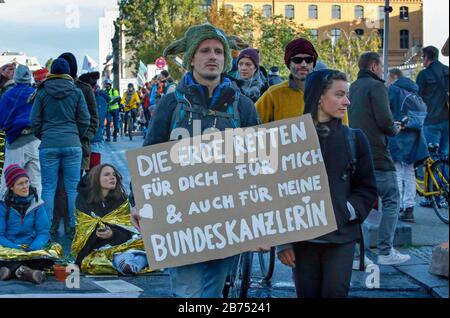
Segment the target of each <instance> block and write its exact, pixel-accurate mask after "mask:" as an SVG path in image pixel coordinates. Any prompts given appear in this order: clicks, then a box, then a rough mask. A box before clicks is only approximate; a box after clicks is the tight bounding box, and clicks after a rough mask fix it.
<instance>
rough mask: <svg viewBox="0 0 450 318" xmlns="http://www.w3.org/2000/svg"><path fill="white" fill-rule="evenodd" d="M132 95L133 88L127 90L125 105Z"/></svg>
mask: <svg viewBox="0 0 450 318" xmlns="http://www.w3.org/2000/svg"><path fill="white" fill-rule="evenodd" d="M133 95H134V89H133V90H132V91H131V92H130V91H129V90H127V98H126V100H125V105H128V104H129V103H130V100H131V97H133Z"/></svg>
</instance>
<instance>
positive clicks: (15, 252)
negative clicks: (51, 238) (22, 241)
mask: <svg viewBox="0 0 450 318" xmlns="http://www.w3.org/2000/svg"><path fill="white" fill-rule="evenodd" d="M62 254H63V249H62V246H61V245H59V244H58V243H54V242H53V243H51V244H49V246H47V247H45V248H44V249H42V250H36V251H31V252H27V251H24V250H19V249H16V248H9V247H3V246H0V260H1V261H28V260H32V259H51V260H57V259H59V258H61V257H62Z"/></svg>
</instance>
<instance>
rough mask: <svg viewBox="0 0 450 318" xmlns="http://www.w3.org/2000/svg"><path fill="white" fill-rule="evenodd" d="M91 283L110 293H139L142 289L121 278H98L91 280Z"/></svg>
mask: <svg viewBox="0 0 450 318" xmlns="http://www.w3.org/2000/svg"><path fill="white" fill-rule="evenodd" d="M93 283H94V284H96V285H98V286H100V287H102V288H104V289H106V290H107V291H109V292H110V293H139V292H143V291H144V290H143V289H141V288H139V287H137V286H136V285H133V284H131V283H128V282H126V281H123V280H121V279H116V280H100V281H93Z"/></svg>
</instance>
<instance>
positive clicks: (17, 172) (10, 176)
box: [3, 164, 30, 189]
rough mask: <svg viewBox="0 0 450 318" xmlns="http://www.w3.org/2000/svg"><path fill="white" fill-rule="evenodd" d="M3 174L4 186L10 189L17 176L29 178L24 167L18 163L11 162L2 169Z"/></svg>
mask: <svg viewBox="0 0 450 318" xmlns="http://www.w3.org/2000/svg"><path fill="white" fill-rule="evenodd" d="M3 174H4V175H5V181H6V186H7V187H8V189H11V188H12V187H13V186H14V183H16V181H17V180H18V179H19V178H21V177H27V178H28V179H29V178H30V177H29V176H28V173H27V172H26V171H25V169H24V168H22V167H21V166H19V165H18V164H12V165H10V166H8V168H6V169H5V171H3Z"/></svg>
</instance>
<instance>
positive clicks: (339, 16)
mask: <svg viewBox="0 0 450 318" xmlns="http://www.w3.org/2000/svg"><path fill="white" fill-rule="evenodd" d="M384 3H385V1H384V0H360V1H354V0H316V1H312V0H311V1H304V0H297V1H293V0H218V3H217V4H218V7H219V8H220V7H222V6H224V7H225V8H228V9H232V10H234V11H236V12H237V13H239V14H246V13H248V12H250V11H252V10H258V11H260V12H261V13H262V14H263V15H264V16H266V17H267V18H270V17H272V15H273V14H274V15H283V16H285V17H287V18H290V19H293V20H294V21H295V22H296V23H297V24H298V25H300V26H302V27H304V28H306V29H309V30H310V34H311V37H318V38H319V39H323V38H326V37H329V38H331V39H332V40H333V39H337V38H339V37H343V36H345V37H348V36H351V34H353V35H354V34H357V35H370V34H372V32H377V33H378V34H380V35H382V34H383V32H384ZM390 6H391V7H392V12H391V13H390V17H389V24H390V28H389V29H390V32H389V35H390V39H389V67H393V66H400V65H403V64H405V63H410V62H411V60H412V59H414V58H417V55H420V54H419V53H420V48H421V47H422V44H423V4H422V0H391V1H390ZM380 52H381V49H380Z"/></svg>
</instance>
